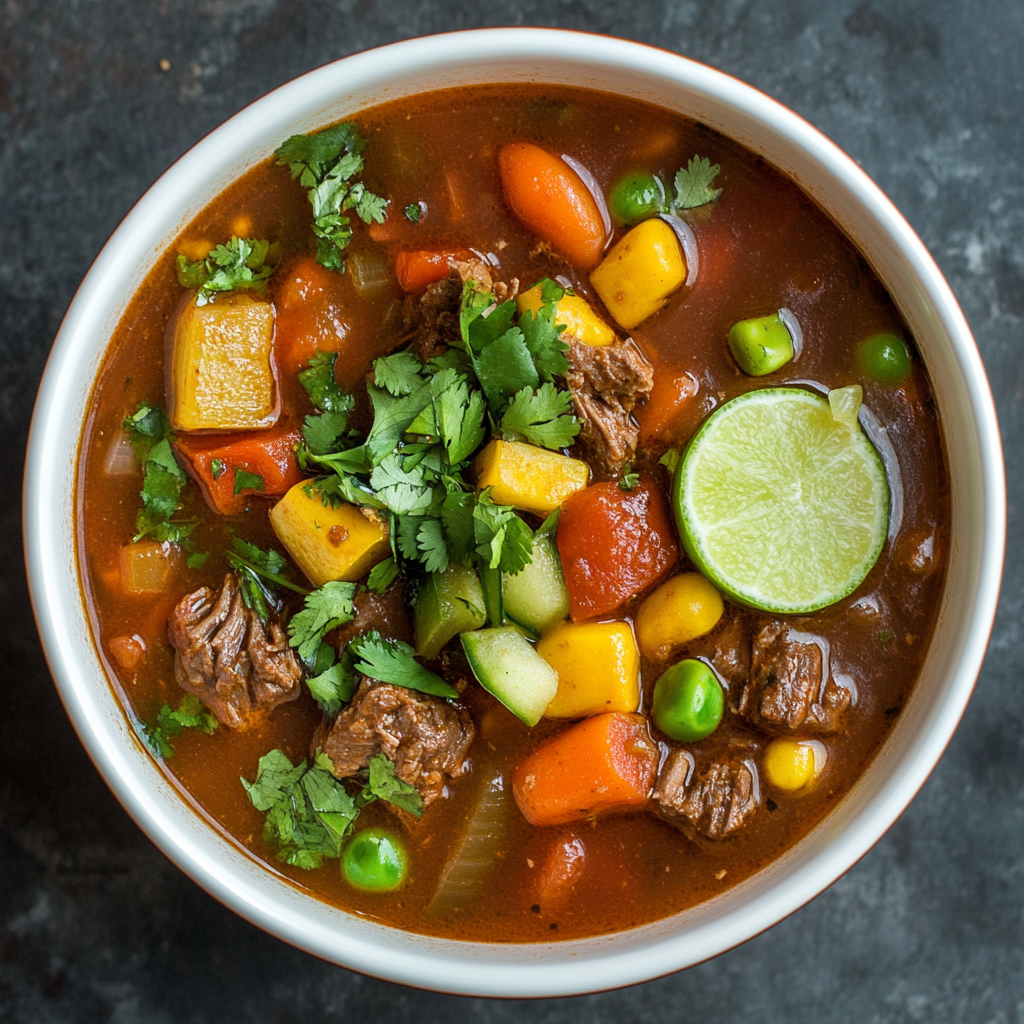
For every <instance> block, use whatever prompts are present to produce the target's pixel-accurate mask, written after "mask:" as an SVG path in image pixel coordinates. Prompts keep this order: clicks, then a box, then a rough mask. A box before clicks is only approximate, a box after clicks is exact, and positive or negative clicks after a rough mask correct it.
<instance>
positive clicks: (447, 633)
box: [415, 565, 486, 660]
mask: <svg viewBox="0 0 1024 1024" xmlns="http://www.w3.org/2000/svg"><path fill="white" fill-rule="evenodd" d="M415 614H416V653H417V654H418V655H419V656H420V657H421V658H427V659H428V660H429V659H431V658H436V657H437V656H438V655H439V654H440V653H441V648H442V647H444V645H445V644H446V643H448V641H449V640H451V639H452V637H454V636H457V635H458V634H459V633H468V632H470V631H472V630H474V629H479V628H480V627H481V626H482V625H483V624H484V620H485V617H486V616H485V613H484V592H483V589H482V588H481V586H480V580H479V579H477V575H476V573H475V572H474V571H473V570H472V569H467V568H466V567H465V566H464V565H450V566H448V568H447V569H446V570H445V571H444V572H432V573H430V574H429V575H428V576H427V577H426V579H424V580H423V582H422V583H421V584H420V592H419V596H418V597H417V598H416V613H415Z"/></svg>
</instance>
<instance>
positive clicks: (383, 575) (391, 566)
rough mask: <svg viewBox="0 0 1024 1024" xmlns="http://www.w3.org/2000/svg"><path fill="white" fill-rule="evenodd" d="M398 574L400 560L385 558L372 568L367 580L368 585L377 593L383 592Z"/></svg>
mask: <svg viewBox="0 0 1024 1024" xmlns="http://www.w3.org/2000/svg"><path fill="white" fill-rule="evenodd" d="M397 576H398V562H396V561H395V559H394V558H385V559H384V561H383V562H378V563H377V564H376V565H375V566H374V567H373V568H372V569H371V570H370V576H369V578H368V579H367V581H366V586H367V588H368V589H369V590H372V591H373V592H374V593H375V594H383V593H384V591H385V590H387V589H388V587H390V586H391V584H392V583H394V582H395V579H396V578H397Z"/></svg>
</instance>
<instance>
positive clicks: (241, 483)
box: [235, 469, 267, 496]
mask: <svg viewBox="0 0 1024 1024" xmlns="http://www.w3.org/2000/svg"><path fill="white" fill-rule="evenodd" d="M266 489H267V485H266V483H265V482H264V480H263V477H261V476H260V475H259V473H250V472H248V471H247V470H244V469H236V470H235V494H236V496H237V495H238V494H240V493H241V492H242V491H244V490H250V491H265V490H266Z"/></svg>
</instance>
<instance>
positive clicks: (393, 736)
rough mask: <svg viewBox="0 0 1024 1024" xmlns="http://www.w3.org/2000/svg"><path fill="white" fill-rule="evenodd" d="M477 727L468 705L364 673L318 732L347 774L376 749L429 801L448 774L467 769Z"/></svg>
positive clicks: (317, 743)
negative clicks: (339, 709)
mask: <svg viewBox="0 0 1024 1024" xmlns="http://www.w3.org/2000/svg"><path fill="white" fill-rule="evenodd" d="M475 735H476V730H475V729H474V728H473V720H472V719H471V718H470V717H469V712H467V711H466V710H465V709H463V708H460V707H457V706H455V705H452V704H448V703H446V702H445V701H442V700H438V698H436V697H430V696H428V695H427V694H425V693H419V692H418V691H416V690H409V689H407V688H406V687H404V686H392V685H390V684H389V683H377V682H372V681H371V680H369V679H364V680H363V681H362V683H361V684H360V686H359V689H358V690H357V691H356V694H355V696H354V697H353V698H352V702H351V703H350V704H349V706H348V707H347V708H345V710H344V711H342V712H341V714H339V715H338V716H337V717H336V718H335V719H334V721H333V722H332V723H329V724H328V725H327V727H326V728H325V729H324V730H323V731H322V732H321V733H320V735H319V736H317V737H314V750H313V754H314V756H315V755H316V749H317V748H320V749H322V750H323V751H324V753H326V754H327V756H328V757H329V758H330V759H331V762H332V763H333V765H334V774H335V775H337V776H338V778H340V779H343V778H346V777H347V776H349V775H355V773H356V772H358V771H360V770H362V769H363V768H365V767H366V766H367V765H368V764H369V763H370V758H371V757H373V756H374V755H375V754H379V753H384V754H387V756H388V757H389V758H390V759H391V760H392V761H393V762H394V765H395V774H396V775H397V776H398V777H399V778H400V779H401V780H402V781H403V782H408V783H409V784H410V785H411V786H415V787H416V789H417V790H419V793H420V796H422V797H423V803H424V804H429V803H430V802H431V801H432V800H435V799H436V798H437V797H439V796H440V795H441V790H442V789H443V788H444V784H445V780H446V779H448V778H457V777H458V776H459V775H461V774H462V773H463V771H464V770H465V760H466V752H467V751H468V750H469V745H470V744H471V743H472V742H473V737H474V736H475Z"/></svg>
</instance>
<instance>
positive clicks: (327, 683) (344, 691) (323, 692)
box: [306, 644, 359, 715]
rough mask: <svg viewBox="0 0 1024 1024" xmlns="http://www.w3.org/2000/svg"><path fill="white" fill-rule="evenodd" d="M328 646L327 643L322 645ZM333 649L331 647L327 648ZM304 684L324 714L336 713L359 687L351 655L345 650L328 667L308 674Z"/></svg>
mask: <svg viewBox="0 0 1024 1024" xmlns="http://www.w3.org/2000/svg"><path fill="white" fill-rule="evenodd" d="M323 646H324V647H328V645H327V644H324V645H323ZM328 650H333V648H328ZM306 686H308V687H309V692H310V693H311V694H312V695H313V698H314V699H315V700H316V702H317V703H318V704H319V705H320V707H321V708H323V710H324V714H327V715H336V714H337V713H338V712H339V711H340V710H341V708H342V706H343V705H344V704H347V703H348V702H349V701H350V700H351V699H352V694H354V693H355V692H356V689H357V688H358V687H359V675H358V674H357V673H356V671H355V669H354V668H353V665H352V656H351V655H350V654H349V653H348V651H346V652H345V653H344V654H342V656H341V657H340V658H339V659H338V660H337V661H336V662H334V664H333V665H331V666H330V667H329V668H326V669H324V671H323V672H320V673H319V674H318V675H315V676H309V677H308V678H307V679H306Z"/></svg>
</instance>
